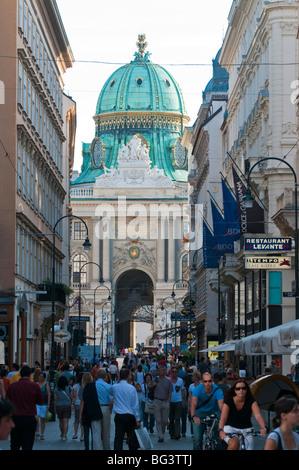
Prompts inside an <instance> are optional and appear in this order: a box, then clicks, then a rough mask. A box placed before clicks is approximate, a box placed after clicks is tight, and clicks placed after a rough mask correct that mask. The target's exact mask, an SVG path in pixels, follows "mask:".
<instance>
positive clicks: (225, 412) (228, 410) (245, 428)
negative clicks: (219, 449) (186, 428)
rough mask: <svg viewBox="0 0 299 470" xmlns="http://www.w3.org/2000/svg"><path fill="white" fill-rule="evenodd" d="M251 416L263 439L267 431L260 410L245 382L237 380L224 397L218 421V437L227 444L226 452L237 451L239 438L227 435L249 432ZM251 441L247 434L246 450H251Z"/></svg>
mask: <svg viewBox="0 0 299 470" xmlns="http://www.w3.org/2000/svg"><path fill="white" fill-rule="evenodd" d="M252 414H253V415H254V417H255V419H256V420H257V422H258V424H259V426H260V435H261V436H262V437H265V436H266V433H267V429H266V426H265V422H264V419H263V417H262V415H261V412H260V408H259V406H258V404H257V402H256V400H255V399H254V397H253V396H252V394H251V392H250V388H249V385H248V384H247V382H245V381H244V379H238V380H237V381H236V382H235V383H234V384H233V385H232V386H231V388H230V389H229V390H228V391H227V392H226V394H225V396H224V403H223V406H222V409H221V417H220V421H219V437H220V439H222V440H224V441H225V442H226V443H227V445H228V447H227V450H239V447H240V441H239V437H238V436H237V435H236V436H232V437H230V436H229V435H227V434H233V433H236V434H240V432H245V433H246V432H249V431H250V430H251V429H252V422H251V416H252ZM252 441H253V436H252V435H250V434H248V435H247V436H246V442H247V445H246V447H247V450H250V449H252V443H253V442H252Z"/></svg>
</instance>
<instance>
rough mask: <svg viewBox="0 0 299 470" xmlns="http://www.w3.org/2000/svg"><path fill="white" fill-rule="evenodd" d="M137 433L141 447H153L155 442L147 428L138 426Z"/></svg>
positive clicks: (146, 448) (147, 448)
mask: <svg viewBox="0 0 299 470" xmlns="http://www.w3.org/2000/svg"><path fill="white" fill-rule="evenodd" d="M135 434H136V437H137V440H138V444H139V446H140V448H141V449H144V450H149V449H152V448H153V443H152V441H151V438H150V435H149V433H148V430H147V429H146V428H136V429H135Z"/></svg>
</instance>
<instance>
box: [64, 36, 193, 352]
mask: <svg viewBox="0 0 299 470" xmlns="http://www.w3.org/2000/svg"><path fill="white" fill-rule="evenodd" d="M146 46H147V43H146V41H145V35H139V37H138V43H137V47H138V50H137V52H136V53H135V55H134V59H133V60H132V61H131V62H130V63H128V64H126V65H124V66H123V67H120V68H119V69H117V70H116V71H115V72H114V73H113V74H112V75H111V76H110V77H109V78H108V79H107V81H106V83H105V85H104V86H103V88H102V90H101V92H100V95H99V98H98V102H97V104H96V113H95V116H94V121H95V138H94V139H93V141H92V142H91V143H85V144H83V149H82V155H83V163H82V167H81V172H80V175H79V176H78V178H76V179H75V181H73V184H72V191H71V204H72V210H73V212H74V213H75V214H77V215H79V216H80V217H82V218H84V220H85V221H86V223H87V224H88V231H89V233H90V234H92V236H91V237H90V241H91V244H92V249H91V251H90V252H89V253H88V255H87V254H84V253H83V251H82V249H81V248H80V246H78V243H79V240H80V239H82V237H84V230H83V231H82V228H83V227H82V224H80V223H76V222H75V221H74V226H73V238H72V266H73V284H72V285H73V289H74V294H73V296H74V297H76V296H79V298H80V300H79V302H77V303H76V305H75V306H74V310H73V311H72V312H71V317H73V322H71V324H72V323H73V327H74V328H75V329H76V328H78V321H79V322H80V329H83V330H84V333H85V334H86V337H87V341H86V342H88V343H89V344H90V345H93V344H96V345H97V346H98V347H100V350H101V351H103V352H107V353H109V352H111V351H112V350H113V352H115V351H117V350H118V349H119V348H123V347H136V346H137V345H138V343H139V345H140V346H142V345H144V346H146V347H158V345H159V344H161V345H162V348H163V347H164V346H165V345H166V343H167V344H168V345H169V349H170V348H171V346H173V347H174V346H175V345H176V344H175V343H176V338H175V337H172V338H171V332H169V333H168V332H167V331H165V330H168V329H170V328H171V323H172V322H171V314H172V313H174V311H175V307H176V306H177V307H178V305H179V303H180V302H181V299H182V297H183V295H184V294H185V293H186V291H188V282H187V281H188V278H187V277H186V269H187V268H188V249H186V245H185V244H184V243H183V237H184V234H185V233H186V232H187V231H188V213H187V208H188V182H187V174H188V161H187V153H186V149H185V148H184V147H183V145H182V143H181V140H182V135H183V131H184V127H185V126H186V124H187V123H188V120H189V118H188V116H187V113H186V110H185V106H184V101H183V97H182V93H181V91H180V88H179V86H178V84H177V83H176V81H175V79H174V78H173V77H172V76H171V75H170V74H169V72H167V70H165V69H164V68H162V67H161V66H159V65H157V64H155V63H153V62H151V60H150V58H149V56H150V54H149V53H148V52H147V51H145V49H146ZM101 276H102V278H103V280H104V285H102V286H101V285H100V284H99V280H100V277H101ZM173 291H175V300H174V299H173V298H172V297H171V294H172V292H173ZM109 296H110V297H111V301H108V300H107V299H108V297H109ZM163 302H164V303H163ZM79 313H80V315H79ZM172 318H173V317H172ZM158 330H159V331H160V330H164V334H162V336H164V337H161V335H159V334H158V333H157V331H158ZM160 332H161V331H160ZM88 339H89V341H88ZM177 340H178V342H180V340H181V338H178V339H177ZM182 343H186V335H185V337H184V338H182ZM177 344H178V343H177Z"/></svg>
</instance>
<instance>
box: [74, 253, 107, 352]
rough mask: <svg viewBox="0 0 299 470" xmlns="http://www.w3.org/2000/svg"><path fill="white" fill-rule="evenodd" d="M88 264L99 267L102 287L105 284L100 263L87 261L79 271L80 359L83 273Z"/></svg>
mask: <svg viewBox="0 0 299 470" xmlns="http://www.w3.org/2000/svg"><path fill="white" fill-rule="evenodd" d="M88 264H95V265H96V266H98V268H99V270H100V276H99V278H100V279H99V282H100V284H101V285H102V284H104V282H105V281H104V279H103V276H102V268H101V266H100V265H99V264H98V263H95V262H94V261H87V263H84V264H82V266H81V267H80V270H79V321H78V328H79V347H78V356H79V359H80V346H81V271H82V269H83V268H84V267H85V266H86V265H88Z"/></svg>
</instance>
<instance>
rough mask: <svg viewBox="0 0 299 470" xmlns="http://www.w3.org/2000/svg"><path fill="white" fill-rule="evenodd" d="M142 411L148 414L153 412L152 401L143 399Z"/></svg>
mask: <svg viewBox="0 0 299 470" xmlns="http://www.w3.org/2000/svg"><path fill="white" fill-rule="evenodd" d="M144 412H145V413H146V414H148V415H153V414H154V404H153V402H152V401H148V400H146V401H145V406H144Z"/></svg>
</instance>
